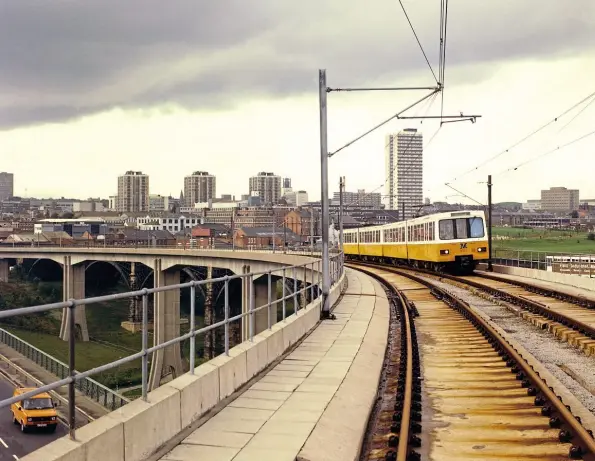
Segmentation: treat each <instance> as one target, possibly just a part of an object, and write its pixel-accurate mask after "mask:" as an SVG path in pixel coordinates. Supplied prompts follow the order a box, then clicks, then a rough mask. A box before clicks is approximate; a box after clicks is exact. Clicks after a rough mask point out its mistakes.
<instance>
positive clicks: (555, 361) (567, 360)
mask: <svg viewBox="0 0 595 461" xmlns="http://www.w3.org/2000/svg"><path fill="white" fill-rule="evenodd" d="M427 280H429V281H431V282H432V283H436V284H437V285H438V286H439V287H440V288H443V289H445V290H448V291H449V292H450V293H452V294H453V295H455V296H456V297H458V298H459V299H462V300H463V301H466V302H467V303H469V304H470V305H472V306H473V307H475V308H476V309H479V310H481V311H483V312H485V313H486V314H487V315H489V316H490V318H491V319H492V321H493V322H494V323H495V324H496V325H498V326H499V327H500V328H502V329H503V330H504V331H506V332H507V333H508V334H510V335H511V337H512V338H514V339H515V340H516V341H518V342H519V343H520V344H521V345H522V346H523V347H524V348H525V349H527V351H529V352H530V353H531V354H533V356H534V357H535V358H536V359H537V360H539V361H540V362H541V363H542V364H543V365H544V366H545V367H546V368H547V369H548V370H549V371H550V372H551V373H552V374H553V375H554V376H555V377H556V378H558V379H559V380H560V382H561V383H562V384H563V385H564V386H566V388H567V389H568V390H569V391H570V392H572V393H573V394H574V396H575V397H576V398H577V399H578V400H579V401H580V402H581V403H582V404H583V405H584V406H585V408H587V409H588V410H589V411H590V412H591V413H593V414H595V395H593V393H594V392H595V357H587V356H586V355H585V354H584V353H583V352H582V351H579V350H578V349H575V348H574V347H572V346H570V345H569V344H568V343H566V342H562V341H560V340H558V339H556V338H554V336H553V335H551V334H550V333H547V332H545V331H544V330H541V329H539V328H537V327H535V326H534V325H532V324H530V323H529V322H527V321H526V320H524V319H523V318H521V317H518V316H517V315H516V314H514V313H513V312H511V311H510V310H508V309H506V308H505V307H504V306H500V305H498V304H494V303H492V302H490V301H487V300H485V299H483V298H480V297H479V296H476V295H474V294H472V293H470V292H469V291H467V290H466V289H464V288H459V287H456V286H453V285H450V284H448V283H444V282H438V281H436V280H435V279H429V278H428V279H427ZM561 366H562V367H563V368H565V369H566V370H568V371H569V372H570V374H571V375H574V376H575V377H576V379H574V378H573V377H571V376H569V374H567V373H566V372H565V371H563V370H562V368H560V367H561Z"/></svg>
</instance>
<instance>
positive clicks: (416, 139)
mask: <svg viewBox="0 0 595 461" xmlns="http://www.w3.org/2000/svg"><path fill="white" fill-rule="evenodd" d="M385 141H386V147H385V167H386V177H387V181H386V198H387V200H386V201H387V204H388V209H389V210H399V211H401V210H402V209H403V205H404V206H405V218H406V219H409V218H411V217H413V216H414V215H415V213H416V212H417V210H418V208H419V207H420V206H421V205H423V135H422V134H421V133H418V131H417V129H415V128H406V129H405V130H403V131H400V132H399V133H397V134H388V135H386V140H385Z"/></svg>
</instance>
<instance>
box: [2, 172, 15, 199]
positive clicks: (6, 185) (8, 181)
mask: <svg viewBox="0 0 595 461" xmlns="http://www.w3.org/2000/svg"><path fill="white" fill-rule="evenodd" d="M13 196H14V175H13V174H12V173H4V172H2V173H0V201H1V200H8V199H9V198H10V197H13Z"/></svg>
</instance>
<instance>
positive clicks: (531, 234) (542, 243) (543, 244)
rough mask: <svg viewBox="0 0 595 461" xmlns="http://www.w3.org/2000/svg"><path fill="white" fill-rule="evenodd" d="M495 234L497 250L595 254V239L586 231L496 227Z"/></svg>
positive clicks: (494, 241)
mask: <svg viewBox="0 0 595 461" xmlns="http://www.w3.org/2000/svg"><path fill="white" fill-rule="evenodd" d="M493 236H494V240H493V245H494V247H493V248H494V249H495V250H497V251H498V250H499V251H502V250H504V249H506V250H514V251H528V252H531V251H540V252H545V253H552V254H554V253H573V254H595V241H594V240H588V238H587V236H588V233H586V232H570V231H560V230H553V229H552V230H549V229H547V230H546V229H521V228H514V227H494V228H493Z"/></svg>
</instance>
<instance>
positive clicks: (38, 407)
mask: <svg viewBox="0 0 595 461" xmlns="http://www.w3.org/2000/svg"><path fill="white" fill-rule="evenodd" d="M33 390H35V388H34V387H17V388H16V389H15V390H14V394H13V397H16V396H17V395H22V394H24V393H26V392H29V391H33ZM55 407H56V405H55V404H54V402H53V400H52V398H51V397H50V394H48V393H47V392H42V393H41V394H37V395H35V396H33V397H29V398H28V399H25V400H21V401H20V402H16V403H13V404H12V405H11V406H10V410H11V411H12V422H13V423H14V424H20V425H21V431H22V432H27V431H28V430H29V429H30V428H33V427H40V428H46V429H48V430H49V431H50V432H54V431H55V430H56V426H57V425H58V414H57V413H56V408H55Z"/></svg>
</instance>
